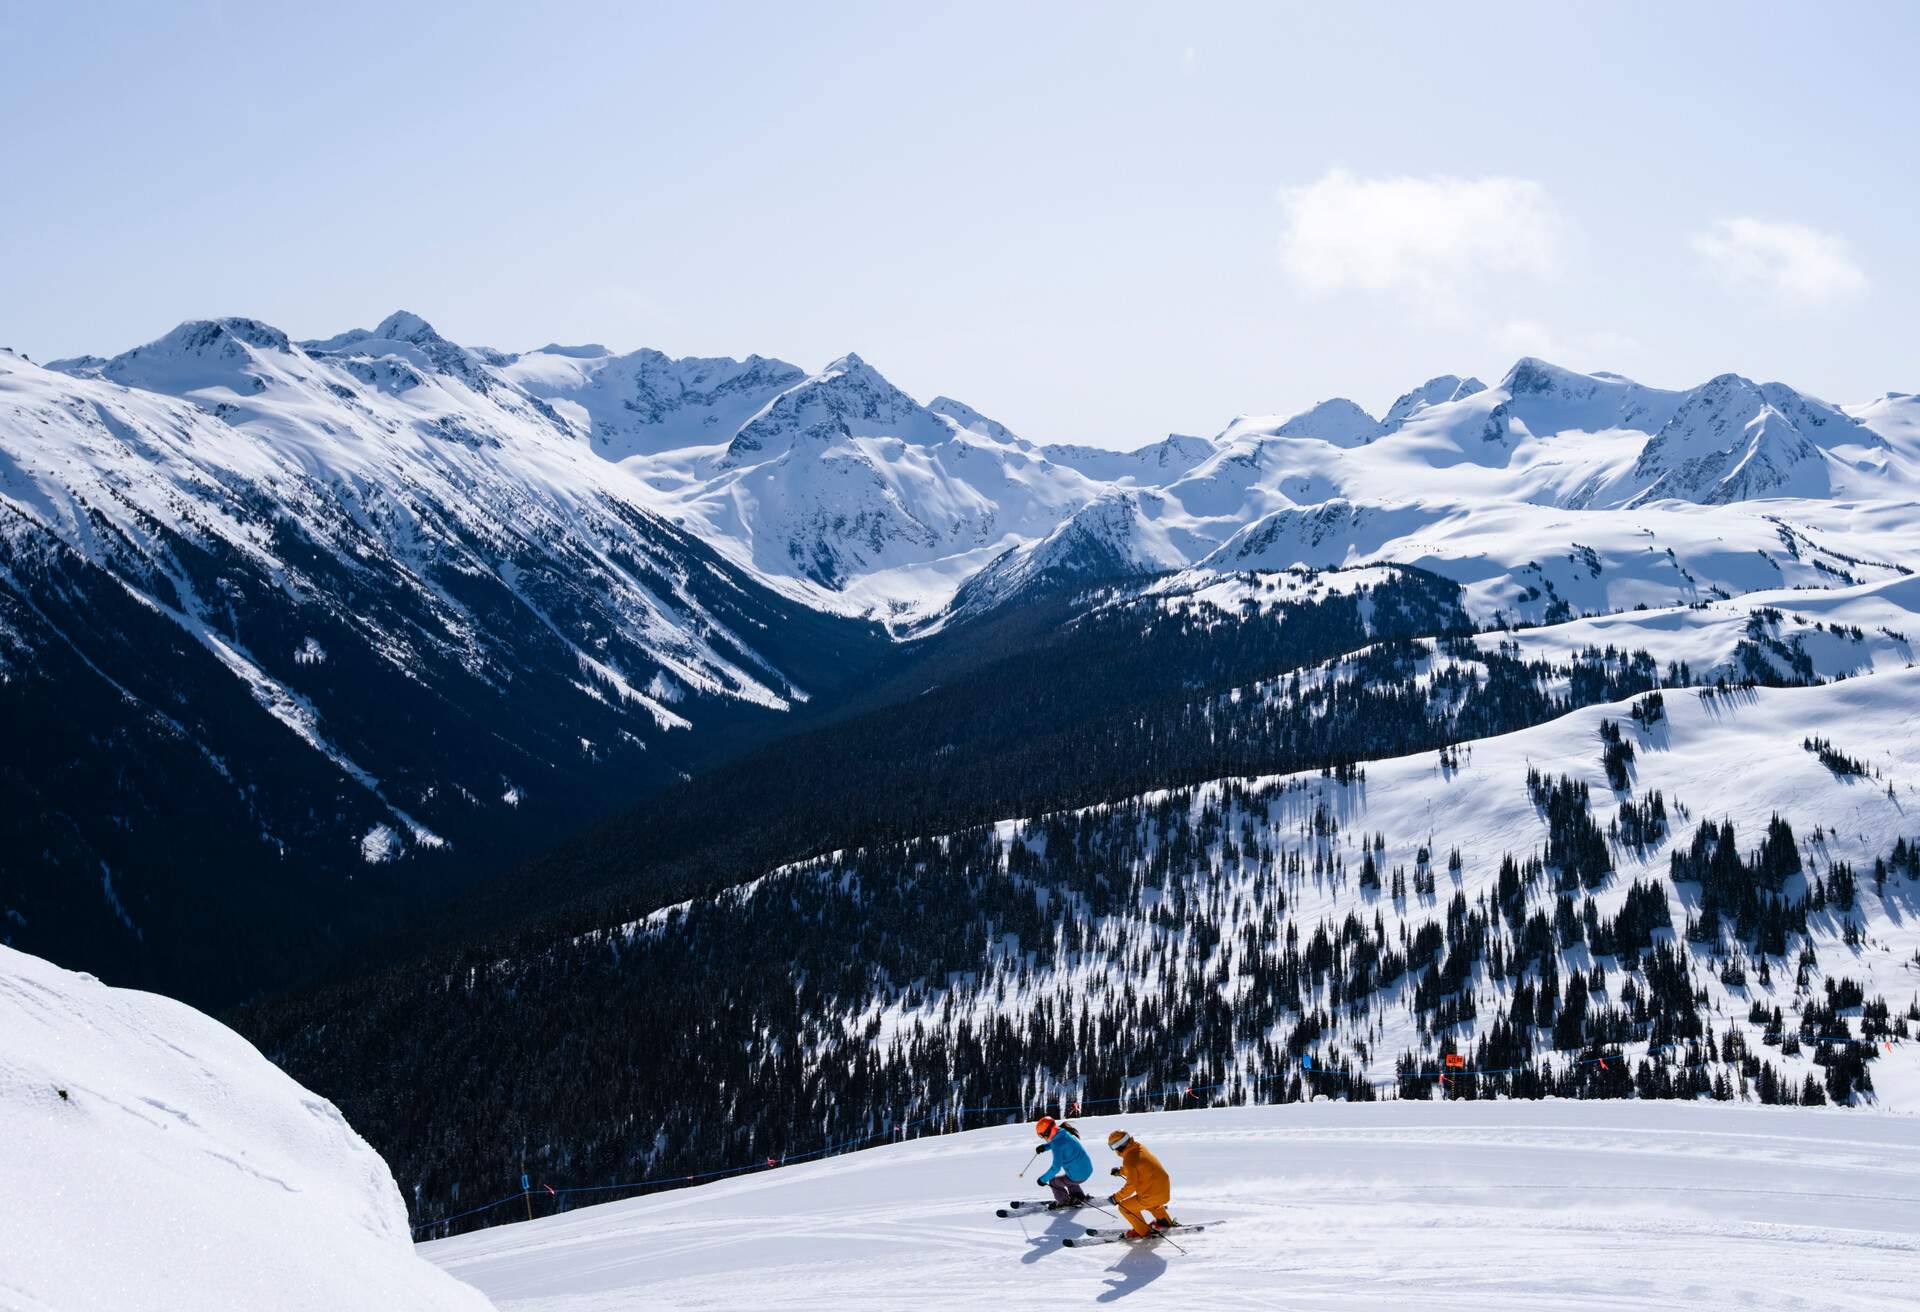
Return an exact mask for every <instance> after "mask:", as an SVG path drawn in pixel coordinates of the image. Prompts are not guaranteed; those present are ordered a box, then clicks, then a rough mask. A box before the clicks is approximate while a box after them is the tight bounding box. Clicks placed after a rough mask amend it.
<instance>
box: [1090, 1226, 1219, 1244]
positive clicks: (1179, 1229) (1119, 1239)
mask: <svg viewBox="0 0 1920 1312" xmlns="http://www.w3.org/2000/svg"><path fill="white" fill-rule="evenodd" d="M1206 1228H1207V1227H1206V1226H1204V1225H1170V1226H1168V1227H1167V1228H1166V1229H1165V1230H1164V1231H1162V1230H1155V1231H1154V1232H1153V1233H1152V1234H1150V1235H1148V1236H1147V1239H1157V1238H1159V1237H1160V1236H1161V1235H1162V1234H1198V1233H1199V1232H1200V1231H1202V1230H1205V1229H1206ZM1147 1239H1132V1240H1130V1239H1128V1238H1127V1232H1126V1231H1125V1230H1088V1231H1087V1233H1086V1234H1084V1235H1082V1236H1081V1237H1080V1238H1078V1239H1069V1240H1066V1241H1065V1243H1066V1246H1067V1247H1068V1248H1092V1247H1093V1246H1094V1245H1095V1244H1126V1243H1135V1244H1144V1243H1146V1242H1147Z"/></svg>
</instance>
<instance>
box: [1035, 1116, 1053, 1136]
mask: <svg viewBox="0 0 1920 1312" xmlns="http://www.w3.org/2000/svg"><path fill="white" fill-rule="evenodd" d="M1058 1125H1059V1123H1058V1122H1057V1121H1055V1120H1054V1119H1053V1117H1051V1116H1042V1117H1041V1118H1040V1119H1039V1120H1037V1121H1035V1122H1034V1124H1033V1132H1034V1133H1035V1134H1037V1135H1039V1136H1040V1137H1041V1138H1042V1139H1051V1138H1053V1132H1054V1130H1055V1129H1057V1128H1058Z"/></svg>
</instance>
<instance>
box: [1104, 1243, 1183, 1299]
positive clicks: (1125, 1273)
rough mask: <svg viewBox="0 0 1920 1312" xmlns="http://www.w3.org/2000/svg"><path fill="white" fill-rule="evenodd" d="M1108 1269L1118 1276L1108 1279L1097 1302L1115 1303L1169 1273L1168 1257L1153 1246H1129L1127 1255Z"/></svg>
mask: <svg viewBox="0 0 1920 1312" xmlns="http://www.w3.org/2000/svg"><path fill="white" fill-rule="evenodd" d="M1107 1269H1108V1270H1109V1271H1112V1272H1114V1273H1116V1275H1117V1277H1118V1278H1117V1279H1109V1280H1108V1281H1107V1288H1106V1290H1105V1292H1103V1293H1101V1294H1100V1295H1098V1296H1097V1297H1095V1299H1094V1300H1093V1301H1094V1302H1096V1303H1114V1302H1118V1301H1119V1300H1120V1299H1123V1298H1125V1297H1126V1296H1127V1295H1128V1294H1137V1293H1139V1292H1140V1291H1141V1290H1142V1289H1145V1288H1146V1287H1147V1286H1148V1285H1150V1284H1152V1283H1153V1282H1154V1281H1156V1280H1158V1279H1159V1278H1160V1277H1161V1276H1163V1275H1165V1274H1166V1273H1167V1259H1166V1258H1164V1257H1162V1256H1160V1254H1158V1253H1156V1252H1154V1251H1153V1250H1152V1249H1151V1248H1129V1249H1128V1250H1127V1255H1126V1256H1125V1257H1123V1258H1121V1259H1120V1260H1119V1261H1118V1262H1115V1263H1114V1264H1113V1265H1112V1266H1110V1267H1108V1268H1107Z"/></svg>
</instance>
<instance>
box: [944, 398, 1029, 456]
mask: <svg viewBox="0 0 1920 1312" xmlns="http://www.w3.org/2000/svg"><path fill="white" fill-rule="evenodd" d="M927 409H929V410H931V411H933V413H935V414H936V415H943V416H945V417H946V418H948V419H951V420H952V421H953V422H954V424H956V425H957V426H958V427H960V428H962V429H964V430H965V431H967V432H970V433H978V434H980V435H981V436H982V437H990V438H992V439H993V440H994V441H996V442H1007V443H1011V444H1014V445H1019V444H1020V438H1019V436H1018V435H1017V434H1015V433H1014V431H1013V430H1012V429H1011V428H1008V427H1007V426H1006V425H1005V424H1003V423H1001V422H1000V421H999V420H997V419H989V418H987V416H985V415H983V414H981V413H980V412H979V411H978V410H975V409H974V408H973V407H972V406H970V405H968V404H967V403H966V402H965V401H956V400H954V399H953V398H952V397H950V396H936V397H934V398H933V400H931V401H929V402H927Z"/></svg>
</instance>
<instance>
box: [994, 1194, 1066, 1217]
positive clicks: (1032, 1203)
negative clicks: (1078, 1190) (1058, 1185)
mask: <svg viewBox="0 0 1920 1312" xmlns="http://www.w3.org/2000/svg"><path fill="white" fill-rule="evenodd" d="M1054 1208H1055V1204H1054V1203H1052V1202H1050V1201H1042V1200H1038V1199H1032V1198H1016V1199H1014V1200H1013V1201H1012V1202H1010V1203H1008V1204H1007V1205H1006V1206H1005V1207H1002V1208H998V1209H996V1210H995V1211H994V1215H995V1216H1027V1215H1030V1214H1031V1213H1034V1212H1051V1211H1053V1210H1054Z"/></svg>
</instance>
